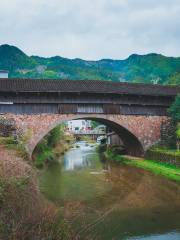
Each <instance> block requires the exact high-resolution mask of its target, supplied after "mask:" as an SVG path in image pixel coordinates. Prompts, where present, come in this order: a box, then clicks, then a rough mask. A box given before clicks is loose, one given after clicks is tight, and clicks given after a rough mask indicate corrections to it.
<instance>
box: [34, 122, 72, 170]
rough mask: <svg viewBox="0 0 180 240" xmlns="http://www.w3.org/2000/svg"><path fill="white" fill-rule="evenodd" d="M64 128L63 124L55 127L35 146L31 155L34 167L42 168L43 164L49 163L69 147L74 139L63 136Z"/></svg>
mask: <svg viewBox="0 0 180 240" xmlns="http://www.w3.org/2000/svg"><path fill="white" fill-rule="evenodd" d="M64 128H65V125H64V124H60V125H59V126H57V127H55V128H54V129H53V130H51V131H50V133H49V134H48V135H47V136H46V137H44V138H43V139H42V141H41V142H40V143H39V144H38V145H37V147H36V149H35V151H34V154H33V158H34V159H35V161H34V163H35V166H36V167H38V168H42V167H43V166H44V164H45V163H51V162H52V161H54V160H55V159H57V157H58V156H60V155H61V154H64V152H65V151H67V150H68V148H69V147H70V146H71V142H73V141H74V138H73V137H71V136H66V135H64Z"/></svg>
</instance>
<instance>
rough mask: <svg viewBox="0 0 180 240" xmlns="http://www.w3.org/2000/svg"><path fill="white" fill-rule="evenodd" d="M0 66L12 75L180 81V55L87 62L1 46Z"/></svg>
mask: <svg viewBox="0 0 180 240" xmlns="http://www.w3.org/2000/svg"><path fill="white" fill-rule="evenodd" d="M0 69H5V70H9V71H10V77H20V78H35V79H37V78H42V79H47V78H50V79H70V80H75V79H79V80H83V79H94V80H109V81H115V82H120V81H122V82H125V81H127V82H135V83H154V84H156V83H159V84H173V85H174V84H180V71H179V69H180V58H173V57H165V56H163V55H160V54H155V53H152V54H147V55H137V54H133V55H131V56H130V57H129V58H127V59H125V60H111V59H102V60H99V61H85V60H82V59H67V58H63V57H58V56H56V57H50V58H43V57H38V56H31V57H29V56H27V55H26V54H25V53H23V52H22V51H21V50H20V49H18V48H16V47H13V46H9V45H1V46H0Z"/></svg>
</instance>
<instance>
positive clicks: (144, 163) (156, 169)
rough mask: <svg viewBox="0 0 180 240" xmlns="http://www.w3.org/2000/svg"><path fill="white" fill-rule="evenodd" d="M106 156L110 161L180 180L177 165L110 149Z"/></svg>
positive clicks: (179, 170) (179, 171) (179, 169)
mask: <svg viewBox="0 0 180 240" xmlns="http://www.w3.org/2000/svg"><path fill="white" fill-rule="evenodd" d="M105 156H106V158H108V159H109V160H110V161H115V162H120V163H124V164H127V165H130V166H134V167H138V168H143V169H145V170H148V171H150V172H152V173H154V174H156V175H161V176H163V177H166V178H168V179H170V180H173V181H176V182H180V168H178V167H176V166H173V165H170V164H166V163H162V162H157V161H153V160H148V159H143V158H133V157H129V156H123V155H117V154H114V153H113V152H111V151H110V149H108V150H106V152H105Z"/></svg>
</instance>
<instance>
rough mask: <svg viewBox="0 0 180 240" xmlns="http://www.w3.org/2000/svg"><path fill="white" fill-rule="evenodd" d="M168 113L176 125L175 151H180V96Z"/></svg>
mask: <svg viewBox="0 0 180 240" xmlns="http://www.w3.org/2000/svg"><path fill="white" fill-rule="evenodd" d="M169 113H170V115H171V117H172V119H173V120H174V124H176V128H177V130H176V138H177V149H178V150H179V149H180V95H178V96H177V97H176V99H175V101H174V103H173V104H172V106H171V107H170V109H169Z"/></svg>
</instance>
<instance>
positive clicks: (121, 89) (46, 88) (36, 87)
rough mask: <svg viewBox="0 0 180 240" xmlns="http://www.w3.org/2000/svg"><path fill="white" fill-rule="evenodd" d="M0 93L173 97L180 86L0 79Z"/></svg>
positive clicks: (179, 91) (179, 90)
mask: <svg viewBox="0 0 180 240" xmlns="http://www.w3.org/2000/svg"><path fill="white" fill-rule="evenodd" d="M0 92H75V93H77V92H81V93H82V92H84V93H112V94H135V95H157V96H158V95H161V96H175V95H177V94H178V93H180V86H162V85H150V84H135V83H116V82H109V81H98V80H97V81H95V80H48V79H42V80H41V79H39V80H37V79H0Z"/></svg>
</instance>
